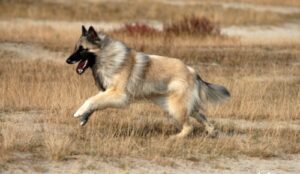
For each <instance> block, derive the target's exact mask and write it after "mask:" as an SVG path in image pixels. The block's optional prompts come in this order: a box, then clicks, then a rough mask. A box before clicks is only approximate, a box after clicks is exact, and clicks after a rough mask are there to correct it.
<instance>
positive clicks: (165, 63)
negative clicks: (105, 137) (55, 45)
mask: <svg viewBox="0 0 300 174" xmlns="http://www.w3.org/2000/svg"><path fill="white" fill-rule="evenodd" d="M66 62H67V63H68V64H75V63H77V62H79V63H78V65H77V68H76V72H77V73H78V74H80V75H81V74H83V73H84V72H85V71H86V70H87V69H88V68H90V69H91V70H92V74H93V76H94V79H95V83H96V85H97V87H98V88H99V93H98V94H97V95H95V96H92V97H90V98H89V99H87V100H86V101H85V102H84V103H83V105H82V106H81V107H80V108H79V109H78V110H77V111H76V112H75V114H74V117H79V118H80V120H81V122H80V124H81V125H82V126H83V125H85V124H86V123H87V122H88V119H89V118H90V116H91V115H92V113H93V112H95V111H97V110H102V109H105V108H109V107H111V108H120V107H124V106H126V105H128V104H129V103H130V102H131V101H132V100H133V99H139V98H147V99H149V100H150V101H153V102H154V103H155V104H157V105H159V106H161V108H162V109H164V110H165V111H166V112H168V113H169V114H170V115H171V116H172V117H173V118H174V119H175V120H176V121H177V123H178V125H179V128H180V129H181V130H180V132H179V133H178V134H176V135H173V136H172V137H175V138H184V137H186V136H188V135H189V134H190V133H191V132H192V130H193V125H192V124H191V121H190V117H194V118H195V119H196V120H197V121H198V122H200V123H202V124H204V126H205V129H206V131H207V132H208V134H209V135H214V134H215V133H216V131H215V129H214V127H213V125H212V124H210V123H209V122H208V121H207V119H206V117H205V116H204V115H203V114H202V109H201V108H202V107H201V106H202V105H203V103H206V102H212V103H219V102H222V101H225V100H227V99H228V98H229V97H230V93H229V91H228V90H227V89H226V88H225V87H223V86H220V85H215V84H211V83H208V82H205V81H204V80H203V79H202V78H201V77H200V76H199V74H198V73H196V71H195V70H194V69H193V68H192V67H190V66H187V65H185V64H184V63H183V62H182V61H181V60H179V59H176V58H169V57H164V56H158V55H148V54H145V53H142V52H138V51H135V50H134V49H132V48H129V47H127V46H126V44H124V43H123V42H121V41H118V40H116V39H113V38H111V37H109V36H108V35H107V34H105V33H103V32H98V33H97V32H96V31H95V29H94V28H93V26H90V27H89V29H88V30H87V29H86V28H85V27H84V26H82V34H81V36H80V38H79V40H78V42H77V43H76V45H75V50H74V52H73V54H72V55H71V56H70V57H69V58H68V59H67V60H66Z"/></svg>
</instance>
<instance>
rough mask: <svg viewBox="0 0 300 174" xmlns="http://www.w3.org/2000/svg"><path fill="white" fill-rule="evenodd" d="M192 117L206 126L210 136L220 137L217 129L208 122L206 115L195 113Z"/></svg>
mask: <svg viewBox="0 0 300 174" xmlns="http://www.w3.org/2000/svg"><path fill="white" fill-rule="evenodd" d="M191 116H192V117H194V118H195V119H196V120H197V121H198V122H199V123H201V124H203V125H204V127H205V130H206V131H207V133H208V135H209V136H211V137H216V136H217V135H218V131H217V130H215V127H214V126H213V125H212V124H211V123H209V122H208V121H207V119H206V117H205V115H203V114H202V113H201V112H195V113H194V114H192V115H191Z"/></svg>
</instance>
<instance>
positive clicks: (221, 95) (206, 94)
mask: <svg viewBox="0 0 300 174" xmlns="http://www.w3.org/2000/svg"><path fill="white" fill-rule="evenodd" d="M197 82H198V86H199V93H200V94H199V95H200V99H201V101H202V102H209V103H214V104H219V103H222V102H224V101H226V100H227V99H229V98H230V93H229V91H228V90H227V89H226V88H225V87H224V86H221V85H215V84H211V83H208V82H205V81H204V80H202V79H201V77H200V76H199V75H198V74H197Z"/></svg>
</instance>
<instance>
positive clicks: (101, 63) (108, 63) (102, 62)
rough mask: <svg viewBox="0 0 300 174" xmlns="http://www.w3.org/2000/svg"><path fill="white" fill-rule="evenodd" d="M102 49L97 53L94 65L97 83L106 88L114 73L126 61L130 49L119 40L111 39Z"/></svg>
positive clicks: (93, 69)
mask: <svg viewBox="0 0 300 174" xmlns="http://www.w3.org/2000/svg"><path fill="white" fill-rule="evenodd" d="M110 42H111V43H108V44H107V45H106V46H105V47H104V48H103V49H102V50H100V51H99V52H98V53H96V62H95V65H94V66H93V67H92V71H93V75H94V77H95V80H96V82H97V83H101V85H102V86H103V87H104V89H106V88H107V87H108V86H109V85H110V83H111V80H112V77H113V75H114V74H115V73H116V72H117V70H118V69H119V68H120V67H121V66H122V64H123V63H124V62H125V59H126V56H127V54H128V52H129V49H128V48H127V47H126V46H125V45H124V44H123V43H122V42H119V41H110Z"/></svg>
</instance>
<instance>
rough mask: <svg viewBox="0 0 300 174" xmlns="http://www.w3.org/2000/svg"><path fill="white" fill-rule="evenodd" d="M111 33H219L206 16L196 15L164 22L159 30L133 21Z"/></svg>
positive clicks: (206, 34)
mask: <svg viewBox="0 0 300 174" xmlns="http://www.w3.org/2000/svg"><path fill="white" fill-rule="evenodd" d="M113 33H123V34H127V35H141V36H161V35H164V36H170V35H201V36H208V35H220V29H219V28H218V27H217V26H216V25H215V24H214V23H213V22H212V21H211V20H209V19H208V18H206V17H197V16H194V15H193V16H185V17H183V18H182V19H181V20H179V21H172V22H170V23H168V24H164V27H163V30H162V31H160V30H158V29H156V28H154V27H152V26H149V25H148V24H145V23H140V22H135V23H131V24H130V23H128V24H125V25H124V26H123V27H121V28H119V29H117V30H114V31H113Z"/></svg>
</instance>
